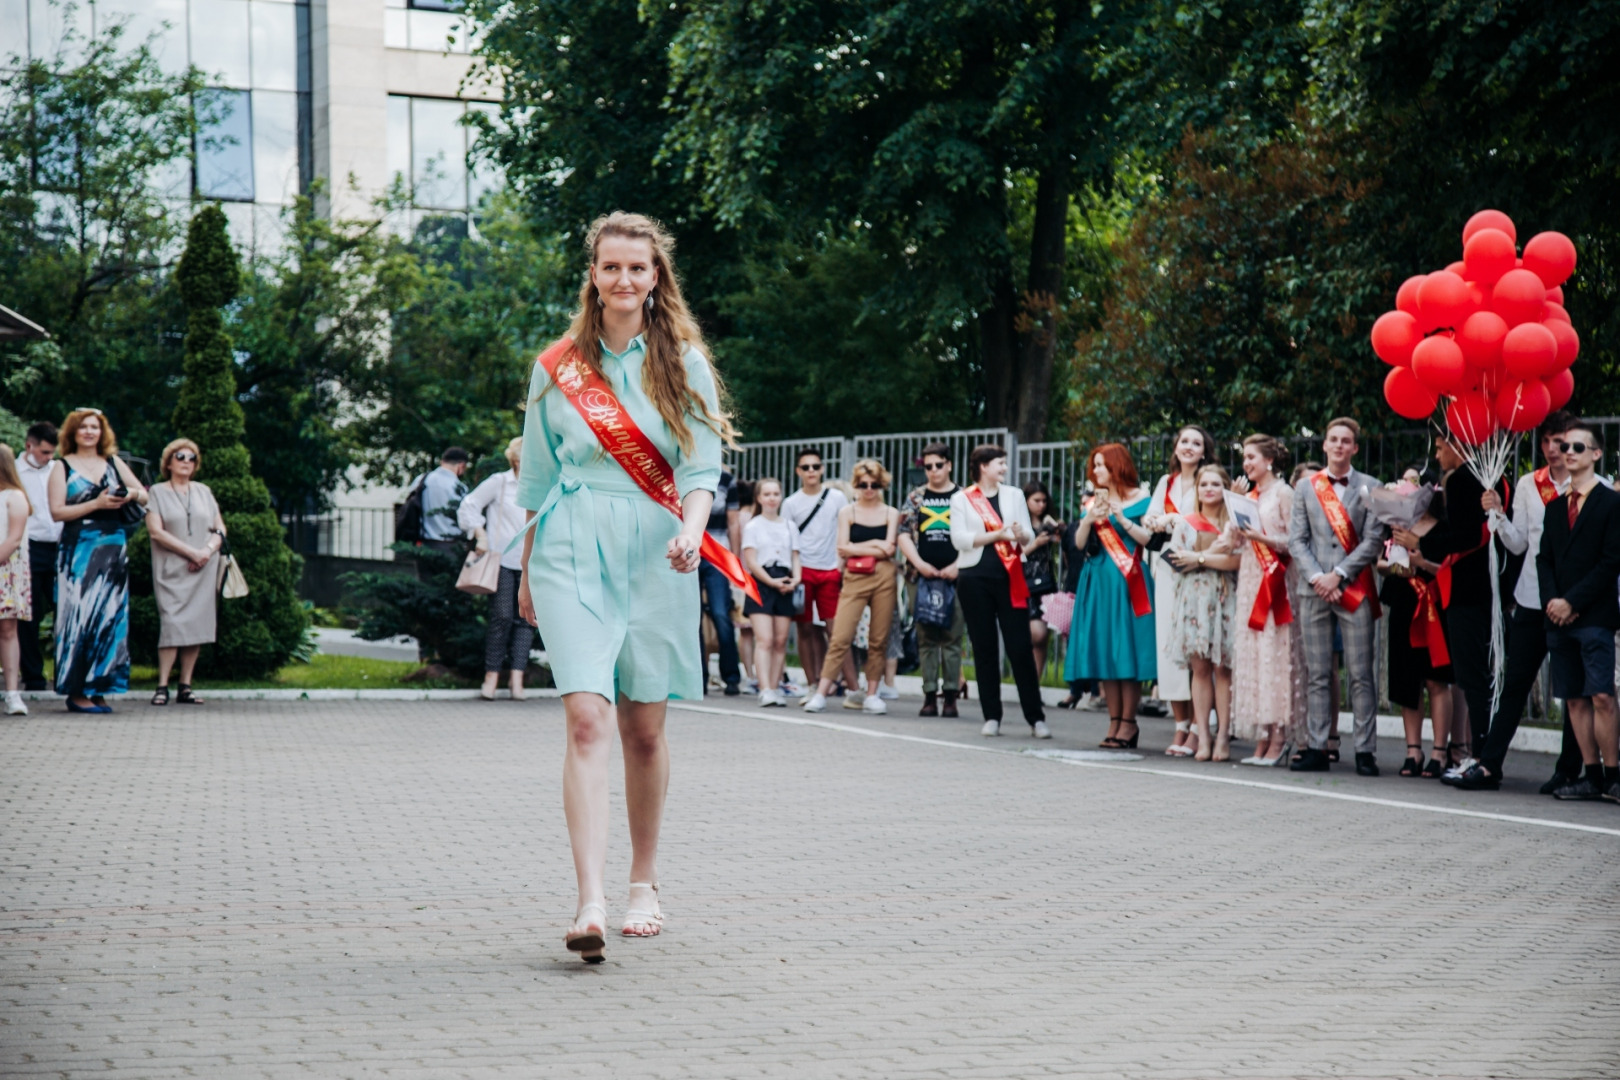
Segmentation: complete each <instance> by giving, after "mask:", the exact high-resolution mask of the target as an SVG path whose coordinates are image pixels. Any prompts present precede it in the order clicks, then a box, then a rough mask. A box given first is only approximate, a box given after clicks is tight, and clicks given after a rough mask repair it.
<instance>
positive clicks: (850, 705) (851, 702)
mask: <svg viewBox="0 0 1620 1080" xmlns="http://www.w3.org/2000/svg"><path fill="white" fill-rule="evenodd" d="M868 696H869V695H867V694H857V693H856V692H855V691H853V690H850V691H848V692H847V693H845V694H844V708H846V709H859V708H860V707H861V706H862V705H865V704H866V699H867V697H868Z"/></svg>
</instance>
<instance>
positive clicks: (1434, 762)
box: [1423, 757, 1446, 780]
mask: <svg viewBox="0 0 1620 1080" xmlns="http://www.w3.org/2000/svg"><path fill="white" fill-rule="evenodd" d="M1445 771H1446V763H1445V762H1444V761H1441V760H1440V759H1439V758H1435V757H1432V758H1430V759H1429V760H1428V761H1427V762H1426V763H1425V764H1424V766H1423V779H1425V780H1438V779H1440V777H1441V775H1442V774H1443V773H1444V772H1445Z"/></svg>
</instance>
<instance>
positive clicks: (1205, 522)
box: [1183, 510, 1221, 536]
mask: <svg viewBox="0 0 1620 1080" xmlns="http://www.w3.org/2000/svg"><path fill="white" fill-rule="evenodd" d="M1183 520H1184V521H1186V522H1187V524H1188V525H1191V526H1192V527H1193V531H1195V532H1201V533H1214V534H1215V535H1216V536H1219V535H1221V530H1219V529H1217V528H1216V527H1215V523H1214V522H1213V521H1211V520H1209V518H1207V517H1205V516H1204V515H1203V514H1202V513H1201V512H1200V511H1197V510H1194V511H1193V512H1192V513H1190V514H1188V515H1187V516H1186V517H1185V518H1184V519H1183Z"/></svg>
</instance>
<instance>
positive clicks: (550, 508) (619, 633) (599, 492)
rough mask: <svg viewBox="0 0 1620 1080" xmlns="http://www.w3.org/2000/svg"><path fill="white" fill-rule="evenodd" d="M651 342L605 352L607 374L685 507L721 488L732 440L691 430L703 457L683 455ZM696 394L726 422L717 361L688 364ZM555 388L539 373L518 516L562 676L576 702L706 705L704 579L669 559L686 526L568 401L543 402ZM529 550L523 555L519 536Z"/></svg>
mask: <svg viewBox="0 0 1620 1080" xmlns="http://www.w3.org/2000/svg"><path fill="white" fill-rule="evenodd" d="M646 358H647V353H646V342H645V341H643V340H642V338H641V337H640V336H639V335H638V336H637V337H635V338H633V339H632V340H631V342H630V345H629V346H628V347H627V348H626V349H625V351H624V352H623V353H622V354H618V355H615V354H614V353H612V352H610V351H609V350H608V348H607V346H606V345H603V346H602V371H603V374H604V375H605V376H606V377H607V381H608V384H609V385H610V386H611V387H612V388H613V393H614V394H615V395H616V396H617V397H618V399H619V401H620V403H621V404H622V405H623V406H624V408H625V410H626V411H627V412H628V413H629V414H630V416H631V418H632V419H633V420H635V422H636V424H637V426H639V427H640V428H641V430H642V431H643V432H645V433H646V434H647V437H648V438H650V439H651V440H652V441H653V444H654V445H656V446H657V447H658V449H659V451H660V452H661V453H662V454H663V455H664V457H665V459H666V460H667V461H669V463H670V465H671V466H673V468H674V470H675V486H676V487H677V488H678V489H679V491H680V495H681V498H682V499H685V498H686V495H687V493H688V492H692V491H699V490H702V491H713V490H714V489H715V487H716V485H717V484H718V483H719V481H720V449H721V441H720V436H719V435H718V434H717V433H716V432H715V431H714V430H713V429H712V428H710V427H709V426H708V425H707V424H705V423H704V422H703V421H702V420H701V419H699V418H697V417H695V416H693V417H689V418H688V425H689V427H690V429H691V432H692V440H693V447H692V452H691V453H690V454H686V453H682V452H681V450H680V447H679V445H678V444H677V443H676V441H675V436H674V434H673V433H672V432H671V431H670V430H669V427H668V425H666V424H665V423H664V420H663V417H661V416H659V414H658V408H657V407H656V406H655V405H654V404H653V403H652V401H651V400H650V399H649V398H648V397H647V395H646V393H645V392H644V391H643V390H642V388H641V369H642V364H643V363H644V362H645V361H646ZM685 361H686V378H687V381H688V384H689V385H690V386H691V387H692V389H693V390H694V391H696V392H697V393H698V395H699V396H700V397H702V399H703V400H704V401H705V402H706V403H707V404H708V406H709V408H710V409H713V410H715V411H716V412H718V411H719V402H718V400H717V394H716V391H715V383H714V375H713V373H712V372H711V370H710V368H709V361H708V360H707V359H705V358H704V356H703V354H702V353H701V352H699V351H698V350H696V349H688V350H687V352H686V357H685ZM550 382H551V377H550V376H549V375H547V374H546V370H545V368H543V367H541V366H540V365H539V364H538V363H537V364H535V365H534V374H533V375H532V376H531V378H530V380H529V402H530V405H529V408H528V415H527V416H526V418H525V419H524V422H523V457H522V467H521V468H520V469H519V471H518V488H517V504H518V505H519V506H520V507H522V508H523V509H525V510H534V511H536V514H535V523H534V529H535V536H534V551H533V553H532V554H531V555H530V557H529V588H530V591H531V593H532V595H533V597H534V613H535V621H536V622H537V623H538V624H539V629H540V635H541V637H542V638H543V639H544V641H545V648H546V654H547V656H548V657H549V658H550V661H551V674H552V677H553V678H554V679H555V680H556V683H557V688H558V689H559V690H561V691H562V692H563V693H564V694H571V693H577V692H582V691H583V692H589V693H593V694H600V695H601V696H602V697H605V698H607V699H608V700H609V701H616V700H618V697H619V695H621V694H622V695H623V696H624V697H626V698H628V699H630V700H631V701H642V702H650V701H663V700H665V699H666V698H688V699H691V698H701V697H702V696H703V690H704V685H703V683H704V680H703V674H702V672H701V671H700V670H699V667H698V656H699V652H698V647H697V635H698V629H699V625H700V618H701V615H700V610H699V604H698V575H697V574H696V573H691V574H681V573H677V572H676V571H675V570H674V569H673V568H672V567H671V566H670V565H669V560H668V559H666V558H665V557H664V551H665V549H666V548H667V547H668V545H669V542H670V540H671V539H673V538H674V536H675V534H676V533H677V532H679V531H680V527H681V522H680V519H679V518H677V517H676V516H675V515H674V514H672V513H670V512H669V511H668V510H666V509H664V508H663V507H662V506H659V505H658V504H657V503H655V502H653V501H652V500H651V499H650V498H648V497H647V496H646V495H645V494H643V493H642V491H641V489H640V488H638V487H637V486H636V484H635V481H633V480H631V479H630V477H629V475H628V474H627V473H626V472H625V471H624V469H623V468H622V467H621V466H620V465H619V464H618V463H617V462H615V461H614V460H613V459H612V458H610V457H608V456H607V455H606V454H605V453H604V452H603V451H602V449H601V443H600V442H598V441H597V438H596V436H595V435H594V434H593V433H592V432H591V429H590V428H589V427H588V426H587V425H586V423H585V421H584V420H583V419H581V418H580V415H579V413H578V412H577V411H576V410H575V408H574V406H573V405H571V404H570V403H569V401H568V399H567V398H565V397H564V396H563V395H562V394H561V393H560V392H557V391H553V392H551V393H548V394H546V396H545V397H543V398H539V399H538V400H536V398H537V397H538V395H539V394H540V391H541V390H543V389H545V388H546V386H547V385H548V384H549V383H550ZM517 542H518V543H522V535H521V534H519V537H518V540H517Z"/></svg>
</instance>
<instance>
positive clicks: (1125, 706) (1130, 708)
mask: <svg viewBox="0 0 1620 1080" xmlns="http://www.w3.org/2000/svg"><path fill="white" fill-rule="evenodd" d="M1141 704H1142V684H1141V683H1139V682H1132V681H1131V680H1129V679H1121V680H1120V681H1119V708H1120V713H1119V718H1120V719H1121V720H1123V721H1125V722H1126V723H1128V724H1130V725H1131V726H1132V727H1135V726H1136V710H1137V707H1138V706H1140V705H1141Z"/></svg>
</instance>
